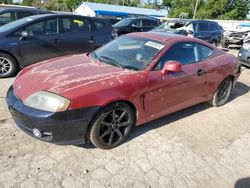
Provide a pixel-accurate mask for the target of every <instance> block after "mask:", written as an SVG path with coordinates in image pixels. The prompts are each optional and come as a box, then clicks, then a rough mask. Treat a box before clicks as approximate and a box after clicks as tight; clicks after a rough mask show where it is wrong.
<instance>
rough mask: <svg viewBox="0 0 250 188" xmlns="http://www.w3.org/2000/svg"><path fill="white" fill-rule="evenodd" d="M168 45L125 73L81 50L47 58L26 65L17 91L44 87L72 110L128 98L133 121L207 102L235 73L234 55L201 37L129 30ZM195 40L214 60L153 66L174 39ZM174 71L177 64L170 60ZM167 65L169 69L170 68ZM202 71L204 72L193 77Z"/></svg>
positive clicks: (29, 91)
mask: <svg viewBox="0 0 250 188" xmlns="http://www.w3.org/2000/svg"><path fill="white" fill-rule="evenodd" d="M129 35H133V36H135V37H147V38H151V39H153V40H157V41H161V42H163V43H166V47H165V48H164V49H163V50H162V51H161V52H160V53H159V54H158V56H157V57H155V59H154V60H152V63H151V64H150V65H149V66H148V67H147V68H146V69H145V70H142V71H129V70H125V69H120V68H117V67H114V66H111V65H107V64H101V63H99V62H98V61H96V60H94V59H92V58H89V57H88V56H86V55H85V54H81V55H72V56H67V57H61V58H56V59H52V60H48V61H45V62H42V63H39V64H35V65H32V66H30V67H27V68H25V69H24V70H23V71H22V72H21V73H20V74H19V75H18V77H17V78H16V80H15V82H14V85H13V87H14V92H15V94H16V95H17V96H18V97H19V98H21V99H22V100H25V99H26V98H27V97H28V96H30V95H31V94H33V93H35V92H37V91H40V90H46V91H50V92H53V93H57V94H59V95H61V96H64V97H66V98H68V99H70V100H71V106H70V109H76V108H84V107H88V106H105V105H107V104H109V103H111V102H114V101H118V100H124V101H129V102H131V103H132V104H134V106H135V107H136V110H137V114H138V120H137V125H140V124H142V123H145V122H147V121H150V120H153V119H156V118H159V117H161V116H163V115H166V114H169V113H172V112H175V111H178V110H180V109H183V108H186V107H188V106H192V105H194V104H197V103H200V102H204V101H207V100H210V99H211V97H212V95H213V93H214V92H215V91H216V89H217V87H218V85H219V84H220V83H221V82H222V80H223V79H225V78H226V77H228V76H233V77H235V81H236V80H237V78H238V76H239V74H237V75H235V73H234V71H235V68H236V63H237V59H236V58H235V57H234V56H232V55H229V54H226V53H225V52H223V51H222V50H219V49H217V48H215V47H213V46H211V45H209V44H207V43H205V42H203V41H201V40H198V39H194V38H189V37H182V36H180V37H178V38H176V37H174V38H166V37H163V36H161V35H157V34H152V33H134V34H129ZM180 41H194V42H199V43H202V44H205V45H209V46H210V47H211V48H213V49H214V55H213V57H212V58H210V59H208V60H206V61H204V62H199V63H195V64H190V65H183V66H181V71H178V72H168V73H167V74H165V75H162V73H161V70H158V71H153V70H152V68H153V67H154V66H155V65H156V63H157V62H158V61H159V59H160V57H161V56H162V55H163V54H164V53H165V52H166V51H167V50H168V49H169V48H170V47H171V46H172V45H173V44H175V43H176V42H180ZM172 68H173V70H176V71H177V69H179V68H180V65H178V63H172ZM169 69H170V68H169ZM198 69H203V70H205V71H206V72H207V74H206V76H197V74H196V73H197V70H198Z"/></svg>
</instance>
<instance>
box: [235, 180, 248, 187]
mask: <svg viewBox="0 0 250 188" xmlns="http://www.w3.org/2000/svg"><path fill="white" fill-rule="evenodd" d="M234 187H235V188H249V187H250V178H249V177H248V178H242V179H239V180H237V181H236V183H235V185H234Z"/></svg>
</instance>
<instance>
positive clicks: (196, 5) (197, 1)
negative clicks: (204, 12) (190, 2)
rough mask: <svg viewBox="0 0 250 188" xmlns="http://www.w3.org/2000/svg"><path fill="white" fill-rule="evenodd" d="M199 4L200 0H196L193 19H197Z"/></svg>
mask: <svg viewBox="0 0 250 188" xmlns="http://www.w3.org/2000/svg"><path fill="white" fill-rule="evenodd" d="M198 4H199V0H196V3H195V8H194V16H193V19H195V15H196V12H197V8H198Z"/></svg>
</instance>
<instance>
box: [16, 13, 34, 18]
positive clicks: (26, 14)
mask: <svg viewBox="0 0 250 188" xmlns="http://www.w3.org/2000/svg"><path fill="white" fill-rule="evenodd" d="M18 14H19V16H18V17H19V18H24V17H28V16H32V15H34V14H33V13H32V12H19V13H18Z"/></svg>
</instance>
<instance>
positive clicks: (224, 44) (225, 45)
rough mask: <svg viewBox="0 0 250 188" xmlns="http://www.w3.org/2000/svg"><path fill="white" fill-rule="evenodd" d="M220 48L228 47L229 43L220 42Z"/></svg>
mask: <svg viewBox="0 0 250 188" xmlns="http://www.w3.org/2000/svg"><path fill="white" fill-rule="evenodd" d="M221 46H222V48H228V46H229V44H228V43H226V42H222V43H221Z"/></svg>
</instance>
